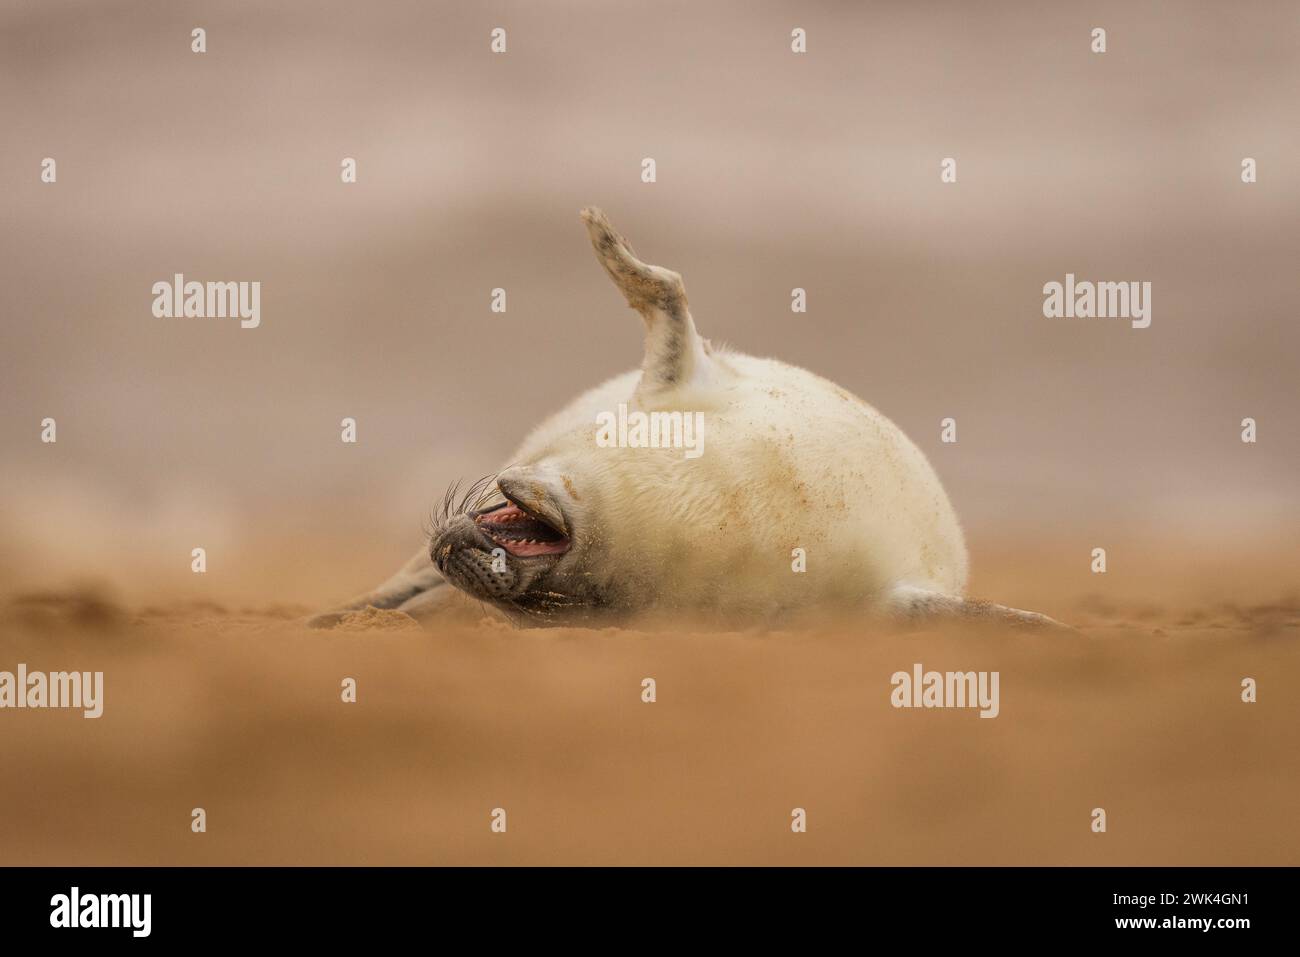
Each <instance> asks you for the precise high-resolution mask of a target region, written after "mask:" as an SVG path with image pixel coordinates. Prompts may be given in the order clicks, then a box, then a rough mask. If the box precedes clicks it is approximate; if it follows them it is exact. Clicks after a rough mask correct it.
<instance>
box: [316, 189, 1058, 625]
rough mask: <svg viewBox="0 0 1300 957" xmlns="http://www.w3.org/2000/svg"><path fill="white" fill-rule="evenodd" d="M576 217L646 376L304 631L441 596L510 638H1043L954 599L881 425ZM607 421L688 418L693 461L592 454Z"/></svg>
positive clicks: (937, 531)
mask: <svg viewBox="0 0 1300 957" xmlns="http://www.w3.org/2000/svg"><path fill="white" fill-rule="evenodd" d="M582 218H583V220H584V222H585V223H586V225H587V230H588V232H589V234H590V237H591V242H592V245H593V247H594V248H595V250H596V255H597V258H598V259H599V260H600V262H601V264H602V265H603V266H604V267H605V269H606V271H607V272H608V273H609V275H610V277H611V278H612V279H613V281H614V283H615V285H616V286H617V287H618V288H619V290H620V291H621V292H622V293H623V295H624V296H625V298H626V299H627V301H628V304H629V305H630V306H631V307H632V308H634V309H636V310H637V311H638V312H639V313H640V314H641V316H642V318H643V319H644V321H645V330H646V332H645V354H644V359H643V362H642V366H641V368H640V369H639V370H637V371H633V372H628V373H626V374H624V375H621V376H618V377H616V378H614V379H611V380H609V381H608V382H605V383H604V384H602V385H599V386H597V387H596V388H594V389H591V390H590V391H588V392H586V393H584V394H583V395H581V396H579V397H578V398H577V399H575V400H574V401H573V402H571V403H570V404H569V405H568V406H567V407H566V408H564V409H563V410H561V411H560V412H558V413H556V414H555V415H552V416H551V417H550V418H548V419H546V420H545V421H544V422H542V423H541V424H540V425H539V426H537V428H535V429H534V430H533V432H532V433H531V434H530V435H529V436H528V437H527V438H526V439H525V440H524V442H523V444H522V445H521V446H520V447H519V449H518V451H516V452H515V454H514V455H513V456H511V458H510V461H509V464H508V466H507V467H506V468H504V469H503V470H502V471H501V472H499V473H497V474H496V475H495V476H493V477H491V479H490V480H488V481H486V482H483V483H480V484H479V485H478V486H476V487H475V488H473V489H472V490H471V492H470V493H469V494H468V495H467V496H465V497H464V498H463V499H462V500H460V501H459V502H457V501H456V500H455V498H454V496H451V495H449V497H448V499H447V502H446V507H445V508H444V513H443V515H442V516H441V517H440V520H439V523H438V528H437V529H436V530H435V532H434V534H433V536H432V538H431V541H430V543H429V547H428V548H427V549H422V550H421V551H420V553H418V554H417V555H416V556H415V557H414V558H413V559H412V560H411V561H410V562H408V563H407V565H406V566H404V567H403V568H402V569H401V570H400V571H399V572H398V573H397V574H396V575H395V576H393V578H391V579H390V580H389V581H387V582H385V583H384V584H383V585H381V586H380V587H379V588H377V589H376V590H375V591H373V592H370V593H368V594H366V595H363V596H361V597H359V598H358V599H356V600H355V601H353V602H350V603H349V604H348V605H346V606H344V608H341V609H338V610H336V611H334V612H330V613H326V614H324V615H319V616H317V617H316V618H315V619H313V620H312V624H315V625H318V626H328V625H330V624H332V623H334V622H336V621H338V620H339V618H340V617H341V616H342V614H344V613H345V612H346V611H347V610H349V609H358V608H364V607H365V606H367V605H375V606H377V607H381V608H398V609H400V610H402V611H407V612H409V613H411V614H414V615H416V616H417V617H425V616H428V615H432V614H436V613H437V611H438V610H439V609H440V608H442V607H444V605H445V600H446V599H447V598H449V597H451V596H454V595H455V594H456V592H455V591H453V589H450V588H446V587H442V586H444V584H446V583H450V584H451V585H452V586H455V588H456V589H459V590H460V592H461V593H464V594H467V595H469V596H470V597H472V598H477V599H480V600H481V601H484V602H487V603H489V604H490V605H492V606H494V607H496V608H497V609H499V610H500V611H502V612H503V613H505V614H506V615H507V616H508V617H510V618H512V619H513V620H515V621H517V622H520V623H522V624H572V623H588V624H591V623H596V624H599V623H607V622H620V621H625V620H627V619H628V618H630V617H632V616H636V615H643V614H646V613H661V614H666V615H668V616H670V617H674V618H677V617H687V618H689V619H691V620H693V621H698V620H700V619H701V618H703V619H706V620H712V621H715V622H717V623H719V624H724V625H727V626H735V625H737V624H742V623H754V622H762V623H775V622H778V621H780V620H782V619H783V618H786V617H788V616H789V615H791V614H792V613H798V612H809V611H814V612H825V613H844V612H854V613H856V612H884V613H887V614H891V615H901V616H906V617H915V616H919V615H960V616H977V617H993V618H996V619H999V620H1003V621H1007V622H1011V623H1022V624H1050V623H1052V622H1051V619H1047V618H1045V617H1044V616H1042V615H1037V614H1034V613H1032V612H1022V611H1018V610H1016V609H1010V608H1004V607H1003V606H1000V605H994V604H991V603H988V602H977V601H972V600H967V599H964V598H962V592H963V590H964V588H965V585H966V575H967V554H966V545H965V542H964V540H963V537H962V531H961V526H960V525H959V523H958V521H957V516H956V514H955V512H954V511H953V508H952V504H951V503H950V502H949V501H948V496H947V494H946V493H945V492H944V489H943V486H942V485H941V483H940V482H939V479H938V476H936V475H935V472H934V469H933V468H932V467H931V466H930V463H929V462H928V461H927V460H926V457H925V455H924V454H923V453H922V452H921V450H920V449H918V448H917V447H916V445H915V444H913V443H912V442H911V440H909V439H908V438H907V436H906V435H904V434H903V432H902V431H901V430H900V429H899V428H898V427H897V426H896V425H894V423H893V422H891V421H890V420H889V419H887V418H885V416H883V415H882V414H881V413H879V412H878V411H876V410H875V409H874V408H872V407H871V406H870V405H868V404H867V403H865V402H863V401H862V400H861V399H859V398H858V397H857V396H855V395H852V394H851V393H849V392H848V391H846V390H845V389H842V388H840V387H839V386H837V385H836V384H834V383H833V382H829V381H827V380H826V379H823V378H821V377H819V376H817V375H814V374H813V373H811V372H808V371H806V370H804V369H800V368H797V367H795V366H791V365H788V364H786V363H784V362H780V361H778V360H776V359H760V358H755V357H753V356H747V355H743V354H741V353H738V352H732V351H729V350H723V349H715V348H713V347H712V345H711V344H710V343H709V342H708V340H706V339H704V338H702V337H701V336H700V335H699V334H698V333H697V331H696V329H695V323H694V320H693V319H692V317H691V314H690V310H689V308H688V306H687V301H686V292H685V289H684V287H683V284H682V279H681V276H679V275H678V274H677V273H675V272H672V271H670V270H667V269H663V268H661V267H658V266H650V265H647V264H645V263H643V262H641V261H640V260H639V259H637V258H636V256H635V255H634V254H633V252H632V250H631V248H630V247H629V246H628V244H627V242H626V241H625V240H624V239H623V238H622V237H621V236H620V235H619V234H618V233H617V232H615V230H614V229H613V227H612V226H611V225H610V223H609V221H608V219H606V217H605V215H604V213H602V212H601V211H600V210H599V209H595V208H588V209H585V210H583V212H582ZM620 405H623V406H624V411H625V412H629V413H637V412H640V413H646V414H649V413H653V412H662V413H667V414H668V417H669V418H672V416H673V414H674V413H677V414H680V415H681V416H691V417H692V420H691V421H698V422H700V423H702V425H703V433H702V439H703V441H702V443H701V448H702V450H701V451H700V454H698V455H697V456H696V457H689V456H687V455H686V454H685V452H684V450H683V449H682V448H677V447H666V448H635V447H617V446H616V447H610V446H609V443H608V442H605V443H604V444H602V443H601V442H600V441H599V439H600V426H599V425H598V420H600V419H601V417H602V416H603V417H604V419H605V421H606V423H607V422H608V420H609V418H610V417H612V416H614V415H616V414H617V413H618V410H619V406H620ZM697 413H698V415H697ZM604 437H605V438H606V439H608V438H609V432H608V431H607V432H606V433H605V436H604ZM668 437H669V436H667V435H665V438H668ZM800 563H802V566H803V570H802V571H796V570H795V568H796V567H798V566H799V565H800Z"/></svg>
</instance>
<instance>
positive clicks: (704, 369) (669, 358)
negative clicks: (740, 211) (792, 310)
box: [582, 206, 713, 398]
mask: <svg viewBox="0 0 1300 957" xmlns="http://www.w3.org/2000/svg"><path fill="white" fill-rule="evenodd" d="M582 221H583V222H584V223H586V224H587V233H588V235H590V237H591V245H592V248H593V249H595V250H596V258H597V259H599V260H600V264H601V265H602V266H604V267H605V272H607V273H609V278H610V279H612V280H614V285H615V286H617V287H618V288H619V291H620V292H621V293H623V297H624V298H625V299H626V300H627V304H628V305H629V306H631V307H632V308H633V309H635V310H636V311H637V312H639V313H641V318H642V319H644V320H645V327H646V333H645V356H644V358H643V359H642V362H641V382H640V383H639V384H638V385H637V388H636V394H635V395H636V396H643V397H645V398H650V397H651V396H652V395H653V394H654V393H656V392H661V391H664V390H668V389H675V388H679V387H682V386H688V385H694V384H697V383H699V382H701V381H707V380H708V379H709V378H710V372H711V370H712V365H713V363H712V359H711V358H710V355H709V347H708V343H707V342H706V341H705V340H704V339H702V338H701V337H700V335H699V333H698V332H696V331H695V321H694V320H693V319H692V318H691V312H690V309H689V308H688V307H687V304H686V287H685V286H684V285H683V284H682V277H681V275H680V274H678V273H675V272H673V271H672V270H671V269H664V268H663V267H662V266H651V265H647V264H646V263H643V262H642V261H641V260H639V259H637V258H636V255H635V254H634V253H633V252H632V247H631V246H629V245H628V243H627V240H625V239H624V238H623V237H622V236H620V235H619V234H618V232H617V231H616V230H615V229H614V227H613V225H611V224H610V221H609V219H608V218H607V217H606V216H605V214H604V212H602V211H601V210H600V209H599V208H597V207H595V206H588V207H587V208H586V209H584V210H583V211H582Z"/></svg>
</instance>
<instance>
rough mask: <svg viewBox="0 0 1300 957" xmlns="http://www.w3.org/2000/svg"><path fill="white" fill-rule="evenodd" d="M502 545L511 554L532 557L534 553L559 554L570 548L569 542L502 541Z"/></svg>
mask: <svg viewBox="0 0 1300 957" xmlns="http://www.w3.org/2000/svg"><path fill="white" fill-rule="evenodd" d="M501 547H502V548H504V549H505V550H506V551H508V552H509V553H510V554H511V555H515V556H518V557H519V558H530V557H532V556H533V555H558V554H560V552H563V551H565V550H567V549H568V547H569V543H568V542H509V541H506V542H502V543H501Z"/></svg>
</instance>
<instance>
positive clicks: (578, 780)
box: [0, 590, 1300, 865]
mask: <svg viewBox="0 0 1300 957" xmlns="http://www.w3.org/2000/svg"><path fill="white" fill-rule="evenodd" d="M308 610H309V609H307V608H298V607H263V608H259V609H243V610H235V609H232V608H225V607H221V606H219V605H217V604H215V603H210V602H198V603H189V604H186V603H172V604H170V605H168V606H166V607H154V608H148V607H145V608H139V609H133V610H127V609H125V608H122V607H120V606H118V605H117V604H115V603H114V602H112V601H111V600H108V599H105V598H103V597H102V596H96V594H95V593H94V592H93V591H89V590H71V591H65V592H47V593H43V594H41V593H28V594H25V595H19V596H15V597H13V598H12V599H11V600H9V601H8V602H7V604H6V605H5V606H4V610H3V624H2V625H0V647H3V649H4V660H3V661H0V669H5V670H11V671H12V670H14V668H15V667H16V665H17V664H18V663H19V662H24V663H26V665H27V666H28V668H29V669H30V670H38V669H43V670H48V671H55V670H67V669H79V670H80V669H87V670H102V671H103V672H104V675H105V677H104V688H105V691H104V699H105V703H104V714H103V717H101V718H99V719H98V720H86V719H83V718H82V717H81V714H80V712H78V711H32V710H21V711H19V710H6V711H5V712H3V713H0V763H2V764H3V767H4V782H5V783H4V786H3V789H0V848H3V850H2V851H0V864H84V865H92V864H129V865H145V864H279V865H284V864H408V865H423V864H546V863H559V864H894V865H909V864H1082V865H1089V864H1133V865H1137V864H1291V865H1294V864H1300V841H1298V838H1300V824H1297V820H1296V814H1295V808H1296V798H1295V792H1296V789H1297V786H1300V750H1298V749H1297V748H1296V729H1297V728H1298V727H1300V701H1298V700H1297V696H1296V694H1295V689H1296V688H1297V686H1298V685H1300V645H1298V644H1297V642H1296V637H1297V629H1298V628H1300V598H1297V597H1296V596H1294V595H1292V597H1291V598H1289V599H1288V600H1286V601H1281V602H1276V601H1275V602H1264V603H1260V604H1256V605H1246V606H1241V605H1232V604H1226V603H1217V604H1213V605H1208V606H1203V607H1198V606H1196V605H1195V604H1194V603H1191V602H1189V603H1186V604H1185V606H1184V607H1181V608H1177V609H1172V608H1170V607H1167V606H1161V605H1157V604H1150V603H1148V604H1146V605H1143V604H1140V603H1132V602H1130V603H1128V604H1125V605H1117V604H1115V603H1112V602H1110V601H1109V600H1107V599H1105V598H1103V597H1100V596H1098V595H1092V596H1087V597H1080V598H1077V599H1076V600H1074V601H1073V603H1072V604H1071V605H1070V606H1069V607H1066V606H1065V604H1064V600H1063V599H1059V600H1058V601H1057V602H1056V603H1055V604H1054V605H1053V606H1052V607H1051V609H1050V610H1052V611H1053V612H1054V613H1057V614H1063V615H1065V616H1066V617H1068V618H1070V619H1071V620H1072V621H1074V622H1075V623H1076V624H1079V625H1080V626H1081V630H1080V634H1079V635H1077V636H1073V637H1061V636H1060V635H1042V634H1023V633H1022V634H1016V633H1006V632H1004V631H998V630H985V631H981V630H977V629H972V628H946V629H940V628H926V629H921V630H916V631H913V632H910V633H895V634H888V633H882V632H880V631H879V630H878V629H875V630H872V631H870V632H869V631H868V630H867V629H866V628H865V627H863V626H854V625H852V624H841V625H839V626H837V627H830V628H819V629H814V630H807V631H803V632H768V633H748V634H726V635H716V634H715V635H692V634H685V633H655V634H650V633H642V632H630V631H619V630H613V629H610V630H602V631H591V630H550V631H521V630H515V629H513V628H511V627H509V626H507V625H504V624H501V623H497V622H493V621H483V622H479V623H469V624H455V625H452V626H449V627H446V628H436V629H433V630H431V631H426V630H423V629H422V628H421V627H420V626H418V625H417V624H416V623H414V622H413V621H411V620H410V619H407V618H406V617H405V616H403V615H400V614H398V613H395V612H384V613H373V612H372V613H370V614H360V615H358V616H357V617H356V618H355V620H353V621H351V622H349V624H348V626H347V627H344V628H342V629H340V630H336V631H332V632H324V633H322V632H315V631H310V630H308V629H306V628H304V627H303V626H302V625H301V623H300V622H299V621H298V620H296V618H297V616H298V615H300V614H303V613H305V612H307V611H308ZM917 662H920V663H922V664H923V666H924V667H925V668H926V669H927V670H929V669H936V670H970V669H975V670H989V671H992V670H996V671H999V672H1000V708H1001V713H1000V715H999V716H998V717H997V718H996V719H994V720H982V719H980V718H979V717H978V715H977V713H976V712H975V711H973V710H946V711H945V710H896V709H894V708H893V707H891V705H890V700H889V695H890V691H891V686H890V683H889V682H890V676H891V675H892V674H893V673H894V672H895V671H898V670H910V669H911V668H912V666H913V664H914V663H917ZM1246 676H1249V677H1253V678H1255V679H1256V681H1257V682H1258V687H1259V701H1258V703H1255V704H1244V703H1242V702H1241V700H1240V685H1241V680H1242V678H1243V677H1246ZM345 677H353V678H355V679H356V681H357V695H358V700H357V702H356V703H355V704H345V703H343V702H342V700H341V694H340V688H341V682H342V680H343V679H344V678H345ZM645 677H653V678H655V679H656V682H657V699H658V700H657V701H656V702H655V703H653V704H647V703H643V702H642V701H641V681H642V679H643V678H645ZM195 807H202V808H204V809H205V810H206V812H207V816H208V817H207V821H208V830H207V832H206V833H204V834H195V833H191V830H190V820H191V818H190V814H191V809H192V808H195ZM498 807H500V808H504V809H505V810H506V812H507V825H508V829H507V832H506V833H505V834H495V833H492V831H491V830H490V827H489V825H490V815H491V813H492V809H493V808H498ZM796 807H801V808H804V809H806V811H807V820H808V830H807V833H804V834H794V833H792V832H791V829H790V820H791V811H792V809H793V808H796ZM1095 807H1103V808H1105V809H1106V813H1107V816H1108V822H1107V823H1108V830H1107V833H1105V834H1094V833H1092V832H1091V830H1090V821H1091V818H1090V815H1091V812H1092V809H1093V808H1095Z"/></svg>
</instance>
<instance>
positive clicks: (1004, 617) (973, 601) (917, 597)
mask: <svg viewBox="0 0 1300 957" xmlns="http://www.w3.org/2000/svg"><path fill="white" fill-rule="evenodd" d="M886 607H887V609H888V611H889V613H890V614H891V615H892V616H894V617H895V618H899V619H902V620H904V621H922V620H925V619H943V618H948V619H953V620H962V621H980V622H986V623H988V624H1003V625H1009V626H1011V627H1013V628H1040V629H1043V630H1048V631H1062V632H1065V631H1069V632H1073V631H1074V630H1075V629H1074V628H1072V627H1070V626H1069V625H1066V624H1062V623H1061V622H1059V621H1057V620H1056V619H1055V618H1049V617H1047V616H1046V615H1041V614H1039V613H1038V612H1036V611H1022V610H1021V609H1019V608H1009V607H1007V606H1006V605H999V604H997V603H995V602H991V601H983V600H981V599H977V598H962V597H961V596H960V595H956V596H954V595H945V594H944V593H943V592H938V591H930V590H929V589H925V588H917V587H916V586H914V585H896V586H894V589H893V590H892V591H891V592H890V593H889V597H888V599H887V602H886Z"/></svg>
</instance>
